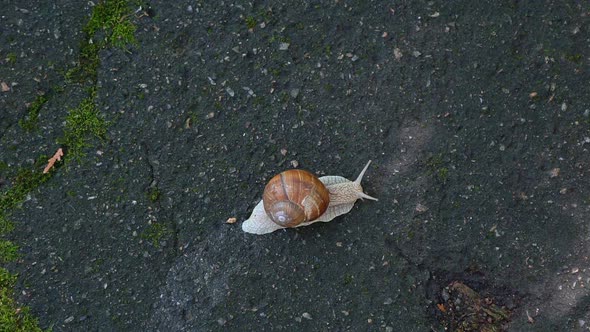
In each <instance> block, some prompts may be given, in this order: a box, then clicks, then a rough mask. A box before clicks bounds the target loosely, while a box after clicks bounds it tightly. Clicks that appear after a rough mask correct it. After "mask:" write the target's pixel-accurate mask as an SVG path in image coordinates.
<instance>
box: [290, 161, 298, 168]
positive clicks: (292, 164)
mask: <svg viewBox="0 0 590 332" xmlns="http://www.w3.org/2000/svg"><path fill="white" fill-rule="evenodd" d="M291 166H293V168H297V167H298V166H299V162H298V161H297V160H291Z"/></svg>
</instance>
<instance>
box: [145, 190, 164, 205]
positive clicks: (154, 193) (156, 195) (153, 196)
mask: <svg viewBox="0 0 590 332" xmlns="http://www.w3.org/2000/svg"><path fill="white" fill-rule="evenodd" d="M161 194H162V193H161V192H160V189H158V188H150V189H149V190H148V193H147V195H148V199H149V200H150V202H152V203H155V202H157V201H158V200H159V199H160V196H161Z"/></svg>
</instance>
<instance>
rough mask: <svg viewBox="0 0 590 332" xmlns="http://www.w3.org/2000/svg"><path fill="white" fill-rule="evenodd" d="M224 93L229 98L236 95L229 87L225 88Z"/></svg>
mask: <svg viewBox="0 0 590 332" xmlns="http://www.w3.org/2000/svg"><path fill="white" fill-rule="evenodd" d="M225 92H227V94H228V95H229V96H230V97H233V96H235V94H236V93H235V92H234V90H232V88H230V87H229V86H228V87H227V88H225Z"/></svg>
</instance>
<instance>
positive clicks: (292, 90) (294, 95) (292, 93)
mask: <svg viewBox="0 0 590 332" xmlns="http://www.w3.org/2000/svg"><path fill="white" fill-rule="evenodd" d="M290 94H291V97H293V98H297V96H299V89H297V88H295V89H291V92H290Z"/></svg>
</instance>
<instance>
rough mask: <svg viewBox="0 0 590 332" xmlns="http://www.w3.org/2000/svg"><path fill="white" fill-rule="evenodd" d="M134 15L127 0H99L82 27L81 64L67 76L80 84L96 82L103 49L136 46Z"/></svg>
mask: <svg viewBox="0 0 590 332" xmlns="http://www.w3.org/2000/svg"><path fill="white" fill-rule="evenodd" d="M132 14H133V13H132V11H131V7H130V5H129V2H128V1H127V0H110V1H106V0H104V1H99V2H98V4H97V5H96V6H94V8H93V9H92V14H91V16H90V19H89V20H88V23H87V24H86V26H84V28H83V29H82V31H83V32H84V36H85V37H84V39H83V40H82V41H81V42H80V55H79V63H78V66H76V67H74V68H72V69H70V70H68V71H67V72H66V75H65V78H66V79H67V80H69V81H75V82H78V83H84V82H86V81H91V82H95V81H96V75H97V71H98V66H99V65H100V59H99V56H98V54H99V52H100V50H102V49H105V48H109V47H117V48H120V49H124V50H126V49H127V46H129V45H137V40H136V39H135V30H137V27H136V26H135V24H133V22H132V21H131V19H132V18H133V16H132Z"/></svg>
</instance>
